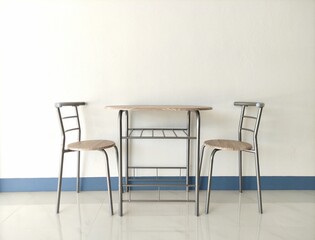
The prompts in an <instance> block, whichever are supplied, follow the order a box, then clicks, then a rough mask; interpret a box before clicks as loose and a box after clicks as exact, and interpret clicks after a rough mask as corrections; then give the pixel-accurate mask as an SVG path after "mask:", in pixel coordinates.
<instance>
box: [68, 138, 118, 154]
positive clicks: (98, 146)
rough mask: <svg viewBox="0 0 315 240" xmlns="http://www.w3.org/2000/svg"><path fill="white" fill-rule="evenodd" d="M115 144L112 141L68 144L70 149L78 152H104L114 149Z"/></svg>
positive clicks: (87, 141)
mask: <svg viewBox="0 0 315 240" xmlns="http://www.w3.org/2000/svg"><path fill="white" fill-rule="evenodd" d="M114 146H115V143H114V142H113V141H110V140H85V141H79V142H74V143H70V144H68V149H70V150H76V151H92V150H104V149H107V148H111V147H114Z"/></svg>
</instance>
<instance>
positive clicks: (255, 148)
mask: <svg viewBox="0 0 315 240" xmlns="http://www.w3.org/2000/svg"><path fill="white" fill-rule="evenodd" d="M234 105H235V106H240V107H241V114H240V120H239V126H238V141H239V142H242V140H243V132H244V131H245V132H246V131H247V132H251V133H252V134H253V140H252V142H253V144H252V149H247V150H240V151H239V153H238V165H239V192H240V193H242V191H243V181H242V178H243V170H242V165H243V156H242V153H243V152H249V153H253V154H254V156H255V168H256V181H257V199H258V211H259V213H261V214H262V213H263V208H262V196H261V181H260V165H259V154H258V139H257V135H258V129H259V126H260V120H261V114H262V110H263V108H264V106H265V104H264V103H261V102H234ZM248 107H256V108H257V115H256V117H254V116H251V115H246V109H247V108H248ZM245 118H250V119H255V120H256V121H255V125H254V128H253V129H250V128H245V127H244V119H245ZM206 147H207V144H203V146H202V150H201V151H202V153H201V160H200V168H201V165H202V160H203V155H204V151H205V148H206ZM208 147H211V146H208ZM220 150H221V149H219V148H215V147H214V149H213V150H212V152H211V155H210V166H209V174H208V183H207V194H206V213H207V214H208V213H209V204H210V191H211V183H212V172H213V162H214V156H215V154H216V153H217V152H218V151H220Z"/></svg>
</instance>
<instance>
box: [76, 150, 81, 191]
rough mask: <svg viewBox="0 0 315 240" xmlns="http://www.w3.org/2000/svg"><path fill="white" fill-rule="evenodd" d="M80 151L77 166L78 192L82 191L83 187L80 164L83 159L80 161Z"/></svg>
mask: <svg viewBox="0 0 315 240" xmlns="http://www.w3.org/2000/svg"><path fill="white" fill-rule="evenodd" d="M80 155H81V153H80V151H78V167H77V193H79V192H80V190H81V187H80V181H81V179H80V166H81V161H80Z"/></svg>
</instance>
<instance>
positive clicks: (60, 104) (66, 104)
mask: <svg viewBox="0 0 315 240" xmlns="http://www.w3.org/2000/svg"><path fill="white" fill-rule="evenodd" d="M84 105H86V103H85V102H58V103H56V104H55V107H56V108H57V112H58V117H59V122H60V127H61V133H62V144H61V145H62V148H61V160H60V170H59V176H58V186H57V209H56V212H57V213H59V210H60V198H61V189H62V175H63V165H64V159H65V153H69V152H77V178H76V192H77V193H79V192H80V180H81V179H80V171H81V169H80V165H81V164H80V162H81V154H80V153H81V151H87V150H84V149H82V150H73V149H69V148H67V147H66V139H67V133H69V132H74V131H77V141H78V142H80V141H81V123H80V117H79V111H78V107H79V106H84ZM62 107H74V109H75V115H71V116H65V117H63V115H62V113H61V108H62ZM69 118H73V119H76V122H77V127H76V128H70V129H66V128H65V126H64V121H63V120H64V119H69ZM68 145H69V144H68ZM112 147H114V149H115V152H116V161H117V163H118V148H117V146H116V145H114V146H112ZM109 148H111V147H109ZM93 151H100V152H103V153H104V155H105V161H106V174H107V191H108V197H109V203H110V213H111V215H113V203H112V191H111V179H110V170H109V161H108V159H109V158H108V154H107V152H106V150H105V149H100V150H93Z"/></svg>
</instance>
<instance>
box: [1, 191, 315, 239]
mask: <svg viewBox="0 0 315 240" xmlns="http://www.w3.org/2000/svg"><path fill="white" fill-rule="evenodd" d="M144 194H146V195H148V192H137V193H135V195H134V196H136V197H137V195H144ZM149 194H150V193H149ZM163 194H166V196H170V197H174V196H176V195H177V194H180V193H177V192H165V193H163ZM204 196H205V192H201V201H202V202H201V206H200V210H201V211H200V212H201V216H199V217H195V216H194V204H193V203H178V202H177V203H135V202H132V203H124V207H125V208H124V211H125V215H124V216H123V217H119V216H118V215H117V192H114V197H115V199H114V200H115V205H114V209H115V215H114V216H110V215H109V209H108V204H107V194H106V192H81V193H80V194H76V193H74V192H63V193H62V205H61V212H60V214H59V215H58V214H56V213H55V200H56V193H54V192H47V193H44V192H39V193H0V239H1V240H11V239H14V240H18V239H23V240H25V239H32V240H37V239H38V240H39V239H40V240H46V239H54V240H57V239H60V240H61V239H63V240H71V239H91V240H97V239H118V240H125V239H128V240H142V239H144V240H155V239H159V240H160V239H161V240H162V239H170V240H177V239H180V240H188V239H189V240H190V239H196V240H197V239H198V240H203V239H207V240H209V239H210V240H218V239H220V240H221V239H222V240H229V239H237V240H243V239H248V240H257V239H259V240H279V239H284V240H314V239H315V191H263V203H264V205H263V206H264V214H263V215H260V214H258V210H257V204H256V192H255V191H245V192H244V193H242V194H241V195H240V194H239V193H238V192H236V191H213V192H212V199H211V200H212V202H211V206H210V213H209V214H208V215H205V214H204Z"/></svg>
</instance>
